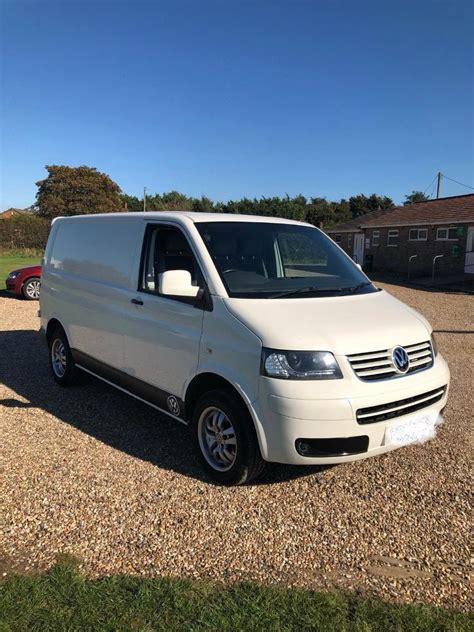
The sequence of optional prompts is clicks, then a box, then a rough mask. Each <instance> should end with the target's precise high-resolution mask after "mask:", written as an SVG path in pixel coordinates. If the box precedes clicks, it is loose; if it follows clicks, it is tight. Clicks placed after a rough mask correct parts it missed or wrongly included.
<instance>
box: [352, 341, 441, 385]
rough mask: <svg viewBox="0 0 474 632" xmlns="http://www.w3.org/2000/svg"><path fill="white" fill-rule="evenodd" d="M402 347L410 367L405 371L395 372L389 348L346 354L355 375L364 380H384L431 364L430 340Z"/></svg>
mask: <svg viewBox="0 0 474 632" xmlns="http://www.w3.org/2000/svg"><path fill="white" fill-rule="evenodd" d="M404 349H405V350H406V352H407V353H408V357H409V358H410V368H409V369H408V371H407V372H406V373H397V372H396V371H395V368H394V366H393V364H392V358H391V353H392V350H391V349H383V350H382V351H370V352H369V353H355V354H352V355H349V356H347V359H348V360H349V363H350V365H351V367H352V368H353V370H354V373H355V374H356V375H357V377H358V378H359V379H361V380H364V382H372V381H374V380H385V379H387V378H391V377H400V376H402V375H409V374H410V373H414V372H415V371H422V370H424V369H429V368H430V366H432V364H433V348H432V346H431V342H430V341H429V340H427V341H426V342H420V343H418V344H416V345H405V346H404Z"/></svg>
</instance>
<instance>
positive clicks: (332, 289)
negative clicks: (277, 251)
mask: <svg viewBox="0 0 474 632" xmlns="http://www.w3.org/2000/svg"><path fill="white" fill-rule="evenodd" d="M367 285H372V282H371V281H364V283H359V285H354V286H353V287H315V286H311V285H310V286H308V287H299V288H297V289H296V290H286V291H285V292H278V293H277V294H270V296H267V298H284V297H290V296H295V295H297V294H310V293H311V294H312V293H315V294H324V293H325V292H337V293H338V294H340V293H344V294H354V292H357V291H358V290H361V289H362V288H363V287H366V286H367Z"/></svg>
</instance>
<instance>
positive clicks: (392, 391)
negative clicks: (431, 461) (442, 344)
mask: <svg viewBox="0 0 474 632" xmlns="http://www.w3.org/2000/svg"><path fill="white" fill-rule="evenodd" d="M449 377H450V376H449V369H448V366H447V364H446V362H445V361H444V359H443V358H442V356H441V355H438V356H437V357H436V359H435V362H434V364H433V366H432V367H431V368H430V369H427V370H425V371H420V372H419V373H415V374H413V375H410V376H404V377H403V378H399V379H391V380H390V379H389V380H384V381H380V382H372V383H367V382H362V381H360V380H359V379H358V378H357V377H355V376H351V375H347V374H346V375H345V379H343V380H334V381H331V383H329V382H326V383H323V382H318V383H317V384H315V382H289V381H283V380H274V379H271V378H265V377H262V378H261V384H260V390H259V397H258V400H257V401H256V402H254V405H253V411H252V412H253V414H254V421H255V423H256V427H257V434H258V437H259V443H260V449H261V452H262V456H263V458H264V459H266V460H267V461H273V462H277V463H291V464H300V465H305V464H306V465H312V464H324V463H328V464H329V463H345V462H348V461H356V460H359V459H364V458H367V457H369V456H376V455H378V454H383V453H384V452H388V451H390V450H394V449H396V448H398V447H400V444H398V443H396V444H393V443H389V442H387V440H386V431H387V429H388V428H390V427H392V426H396V425H399V424H401V423H403V421H406V420H407V419H409V418H410V417H413V413H411V412H409V413H408V414H403V415H400V416H397V417H396V418H393V419H388V420H386V421H376V422H373V423H367V424H362V423H359V422H358V421H357V418H356V414H357V410H360V409H362V408H370V407H374V406H382V405H385V404H388V403H390V402H395V401H399V400H409V398H411V397H417V396H420V395H422V394H424V393H428V392H431V391H434V390H436V389H442V388H444V387H445V391H444V394H443V395H442V396H441V398H440V399H439V400H438V401H436V402H435V403H428V405H427V406H426V408H424V407H423V408H422V409H421V410H419V411H418V413H417V414H420V415H424V414H426V413H433V414H436V413H439V412H440V411H441V410H442V409H443V408H444V407H445V406H446V401H447V397H448V390H449ZM338 391H339V392H340V393H341V396H340V397H337V396H336V395H337V392H338ZM361 437H364V439H363V440H362V439H361ZM304 439H306V440H312V439H313V440H316V439H322V440H323V441H322V442H321V444H322V445H326V446H330V449H329V448H328V451H327V456H320V455H318V456H303V455H302V454H300V453H299V452H298V450H297V448H296V442H297V441H299V440H300V441H301V440H304ZM330 439H340V440H341V442H340V443H337V442H331V441H328V440H330ZM314 445H315V446H316V447H319V446H317V443H316V441H315V442H314ZM338 445H341V446H349V447H348V448H343V449H341V453H342V455H341V454H340V453H338V452H337V449H338V448H337V446H338ZM324 449H326V448H324ZM361 449H362V451H360V450H361ZM351 450H352V452H353V453H350V454H345V452H347V451H351ZM316 451H317V452H318V454H320V451H319V450H316ZM323 451H324V450H323Z"/></svg>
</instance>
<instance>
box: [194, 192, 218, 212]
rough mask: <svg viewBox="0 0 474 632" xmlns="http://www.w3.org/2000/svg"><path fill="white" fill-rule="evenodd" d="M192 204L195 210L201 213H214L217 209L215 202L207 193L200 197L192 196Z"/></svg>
mask: <svg viewBox="0 0 474 632" xmlns="http://www.w3.org/2000/svg"><path fill="white" fill-rule="evenodd" d="M191 204H192V209H193V211H196V212H199V213H212V212H214V211H215V204H214V202H213V201H212V200H211V199H209V198H208V197H206V196H205V195H203V196H201V197H200V198H191Z"/></svg>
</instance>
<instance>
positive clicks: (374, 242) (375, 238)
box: [372, 230, 380, 246]
mask: <svg viewBox="0 0 474 632" xmlns="http://www.w3.org/2000/svg"><path fill="white" fill-rule="evenodd" d="M379 244H380V231H379V230H374V231H372V246H378V245H379Z"/></svg>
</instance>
